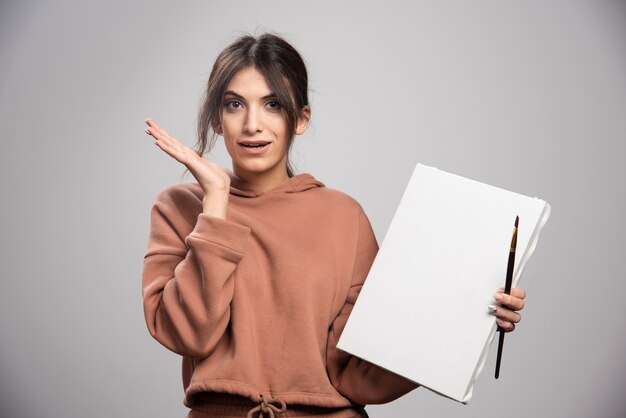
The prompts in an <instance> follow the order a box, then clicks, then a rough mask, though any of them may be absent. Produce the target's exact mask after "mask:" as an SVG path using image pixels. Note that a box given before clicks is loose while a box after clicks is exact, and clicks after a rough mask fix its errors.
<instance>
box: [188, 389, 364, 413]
mask: <svg viewBox="0 0 626 418" xmlns="http://www.w3.org/2000/svg"><path fill="white" fill-rule="evenodd" d="M257 405H258V404H257V403H254V402H252V401H251V400H250V399H248V398H244V397H241V396H236V395H229V394H221V393H203V394H200V396H197V397H196V401H195V402H194V404H193V405H192V407H191V410H190V411H189V414H188V415H187V417H185V418H246V416H247V414H248V412H249V411H250V410H251V409H253V408H254V407H256V406H257ZM274 416H275V418H369V416H368V415H367V412H365V410H364V409H354V408H349V407H347V408H323V407H319V406H309V405H287V410H286V411H285V412H282V413H277V412H274ZM253 417H254V418H269V417H270V415H269V413H263V412H261V411H257V412H255V413H254V414H253Z"/></svg>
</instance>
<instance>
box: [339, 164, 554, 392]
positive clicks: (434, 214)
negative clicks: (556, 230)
mask: <svg viewBox="0 0 626 418" xmlns="http://www.w3.org/2000/svg"><path fill="white" fill-rule="evenodd" d="M549 214H550V206H549V205H548V204H547V203H546V202H544V201H543V200H541V199H538V198H530V197H527V196H523V195H520V194H517V193H513V192H510V191H506V190H503V189H500V188H497V187H493V186H489V185H487V184H484V183H480V182H477V181H474V180H470V179H466V178H463V177H461V176H457V175H454V174H450V173H447V172H444V171H442V170H439V169H436V168H433V167H427V166H423V165H421V164H417V166H416V168H415V171H414V172H413V175H412V177H411V179H410V181H409V184H408V186H407V189H406V190H405V193H404V195H403V197H402V199H401V202H400V205H399V207H398V209H397V211H396V213H395V215H394V218H393V220H392V222H391V224H390V226H389V230H388V232H387V235H386V236H385V239H384V241H383V242H382V244H381V248H380V250H379V252H378V254H377V256H376V259H375V261H374V263H373V265H372V268H371V270H370V272H369V275H368V277H367V280H366V282H365V284H364V285H363V288H362V289H361V293H360V295H359V297H358V299H357V301H356V304H355V306H354V309H353V311H352V313H351V315H350V318H349V320H348V323H347V324H346V327H345V329H344V331H343V333H342V335H341V338H340V340H339V343H338V347H339V348H340V349H342V350H344V351H347V352H350V353H352V354H354V355H356V356H358V357H361V358H363V359H365V360H367V361H370V362H372V363H375V364H377V365H379V366H381V367H384V368H386V369H388V370H391V371H393V372H395V373H397V374H400V375H402V376H404V377H406V378H408V379H410V380H412V381H414V382H416V383H419V384H420V385H422V386H425V387H427V388H429V389H431V390H433V391H435V392H438V393H440V394H442V395H444V396H447V397H450V398H452V399H454V400H457V401H459V402H463V403H467V402H468V401H469V400H470V398H471V396H472V386H473V383H474V381H475V380H476V378H477V377H478V375H479V374H480V371H481V369H482V366H483V363H484V360H485V358H486V356H487V352H488V349H489V346H490V344H491V341H492V340H493V337H494V335H495V332H496V328H497V327H496V324H495V317H494V316H492V315H489V311H488V308H487V307H488V305H490V304H493V303H494V301H493V299H492V295H493V293H494V292H495V290H496V289H497V288H498V287H503V286H504V282H505V276H506V266H507V260H508V254H509V246H510V242H511V236H512V232H513V224H514V221H515V217H516V215H519V217H520V221H519V229H518V243H517V254H516V260H515V274H514V278H513V285H514V286H515V285H516V284H517V282H518V280H519V278H520V275H521V273H522V271H523V268H524V265H525V263H526V262H527V261H528V258H529V257H530V256H531V254H532V252H533V250H534V248H535V245H536V242H537V238H538V234H539V231H540V230H541V228H542V227H543V226H544V225H545V223H546V222H547V219H548V217H549Z"/></svg>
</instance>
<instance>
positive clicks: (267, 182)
mask: <svg viewBox="0 0 626 418" xmlns="http://www.w3.org/2000/svg"><path fill="white" fill-rule="evenodd" d="M233 173H235V175H236V176H237V177H239V178H240V179H241V180H243V181H245V182H246V183H248V184H250V185H252V186H254V188H256V189H259V190H260V191H262V192H263V193H265V192H267V191H270V190H272V189H273V188H275V187H276V186H278V185H279V184H281V183H283V182H284V181H286V180H287V179H288V178H289V175H288V174H287V167H284V170H276V171H270V172H265V173H250V172H246V171H243V170H240V169H238V167H233Z"/></svg>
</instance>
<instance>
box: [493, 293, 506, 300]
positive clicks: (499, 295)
mask: <svg viewBox="0 0 626 418" xmlns="http://www.w3.org/2000/svg"><path fill="white" fill-rule="evenodd" d="M503 297H504V296H502V293H495V294H494V295H493V298H494V299H495V300H497V301H501V300H502V298H503Z"/></svg>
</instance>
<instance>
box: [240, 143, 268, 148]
mask: <svg viewBox="0 0 626 418" xmlns="http://www.w3.org/2000/svg"><path fill="white" fill-rule="evenodd" d="M241 145H243V146H244V147H248V148H260V147H264V146H266V145H267V143H265V144H241Z"/></svg>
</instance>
